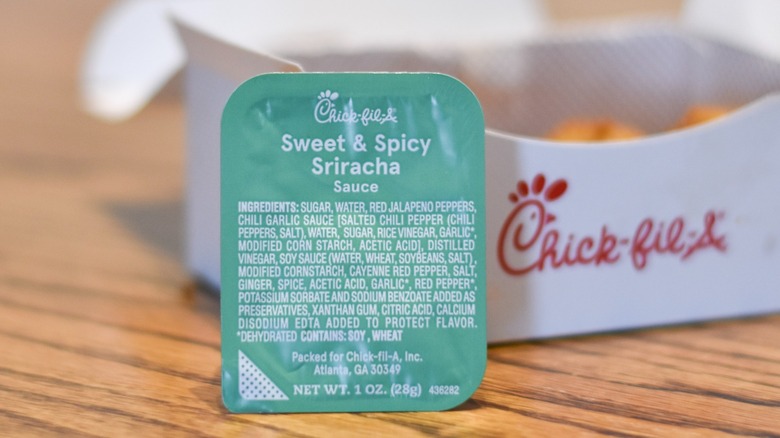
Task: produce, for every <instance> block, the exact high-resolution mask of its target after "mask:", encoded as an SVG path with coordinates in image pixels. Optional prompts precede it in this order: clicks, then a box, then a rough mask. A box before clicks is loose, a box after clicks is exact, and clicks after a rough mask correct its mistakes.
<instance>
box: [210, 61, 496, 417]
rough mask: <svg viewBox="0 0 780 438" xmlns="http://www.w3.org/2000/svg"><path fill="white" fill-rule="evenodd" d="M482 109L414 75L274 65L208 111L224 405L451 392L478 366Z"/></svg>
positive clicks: (388, 401)
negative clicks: (217, 219)
mask: <svg viewBox="0 0 780 438" xmlns="http://www.w3.org/2000/svg"><path fill="white" fill-rule="evenodd" d="M484 148H485V144H484V120H483V115H482V111H481V108H480V106H479V103H478V102H477V100H476V98H475V97H474V95H473V94H472V93H471V91H469V90H468V89H467V88H466V87H465V86H464V85H463V84H462V83H460V82H459V81H457V80H455V79H453V78H451V77H449V76H445V75H440V74H427V73H333V74H331V73H279V74H267V75H261V76H257V77H255V78H253V79H250V80H248V81H247V82H245V83H244V84H242V85H241V86H240V87H239V88H238V89H237V90H236V91H235V92H234V93H233V95H232V96H231V97H230V99H229V101H228V103H227V105H226V107H225V110H224V114H223V119H222V151H221V172H222V176H221V178H222V180H221V184H222V186H221V203H222V205H221V210H222V211H221V233H222V246H221V251H222V254H221V256H222V268H221V269H222V272H221V283H222V390H223V400H224V403H225V405H226V406H227V408H228V409H229V410H230V411H232V412H349V411H352V412H358V411H416V410H422V411H428V410H443V409H448V408H452V407H455V406H457V405H458V404H460V403H462V402H464V401H465V400H466V399H468V398H469V397H470V396H471V394H473V392H474V391H475V390H476V389H477V387H478V386H479V384H480V382H481V380H482V377H483V374H484V370H485V364H486V348H487V343H486V321H485V294H486V274H485V160H484Z"/></svg>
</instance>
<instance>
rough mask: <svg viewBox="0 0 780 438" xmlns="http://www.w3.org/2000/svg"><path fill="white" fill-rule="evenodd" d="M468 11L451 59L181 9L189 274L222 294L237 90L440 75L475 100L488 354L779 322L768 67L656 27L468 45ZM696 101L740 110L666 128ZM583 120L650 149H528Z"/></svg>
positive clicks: (778, 211)
mask: <svg viewBox="0 0 780 438" xmlns="http://www.w3.org/2000/svg"><path fill="white" fill-rule="evenodd" d="M291 4H297V5H299V6H300V4H298V3H295V2H293V3H291ZM531 5H533V4H531ZM407 6H408V7H412V6H411V5H407ZM487 9H490V8H487ZM294 10H295V7H292V6H290V7H289V9H288V10H285V11H283V12H284V14H294V13H295V11H294ZM478 10H479V8H477V9H475V10H474V11H473V12H474V14H477V12H478ZM530 10H531V11H536V9H534V8H533V7H532V8H531V9H530ZM271 12H274V11H271ZM298 12H300V11H298ZM269 13H270V12H269ZM275 13H280V14H281V13H282V12H279V11H275ZM474 14H472V15H471V16H470V17H471V18H473V20H466V21H465V22H463V23H462V27H461V28H459V29H449V31H448V28H447V27H446V26H442V27H441V28H440V29H439V30H438V32H439V33H437V35H436V36H437V37H441V35H449V37H442V38H439V39H437V38H428V37H420V40H422V41H429V42H430V41H439V42H442V41H444V42H446V44H443V43H442V44H438V45H436V44H415V41H417V40H416V38H413V37H410V38H408V39H406V40H397V41H396V42H395V43H394V44H386V41H388V37H387V36H385V37H382V38H375V39H373V40H370V39H362V40H361V39H357V41H363V42H364V43H365V44H359V45H355V44H354V41H356V40H355V39H352V38H346V39H342V38H336V39H335V40H334V41H331V43H332V47H335V48H333V49H332V50H326V51H323V49H322V47H318V48H317V50H313V49H312V48H311V47H307V46H306V45H303V46H301V45H300V41H298V42H296V41H293V40H291V39H289V38H287V39H285V38H282V36H284V35H286V33H285V32H288V33H289V29H286V30H285V29H284V26H282V27H279V28H274V27H273V26H271V27H269V28H263V27H262V26H256V27H255V28H251V27H250V28H247V29H255V30H254V31H253V32H254V34H253V33H252V32H249V33H243V34H242V33H241V32H240V31H239V30H236V29H235V28H233V29H230V30H226V31H225V35H221V34H220V32H219V26H218V25H215V24H213V23H212V24H209V23H210V22H209V20H208V18H207V17H208V16H209V14H207V13H204V12H203V11H200V12H199V13H198V14H195V13H193V12H192V10H189V11H183V12H182V11H174V13H173V15H174V16H175V22H176V27H177V30H178V33H179V35H180V36H181V39H182V41H183V42H184V44H185V46H186V50H187V57H186V59H187V64H186V76H185V95H186V100H187V114H188V115H187V138H188V140H187V141H188V147H187V149H188V163H189V164H188V166H189V167H188V172H187V173H188V182H187V186H188V196H187V203H186V205H187V212H186V216H187V221H188V224H187V244H188V254H187V260H188V264H189V266H190V267H191V269H192V270H193V272H194V273H196V274H197V275H199V276H201V277H203V278H204V279H205V280H207V281H209V282H211V283H213V284H218V282H219V120H220V116H221V112H222V108H223V106H224V103H225V102H226V100H227V98H228V96H229V95H230V93H231V92H232V91H233V89H235V87H236V86H238V84H240V83H241V82H243V81H244V80H246V79H248V78H250V77H252V76H255V75H258V74H261V73H266V72H272V71H296V70H300V69H303V70H311V71H366V70H368V71H371V70H375V71H438V72H444V73H448V74H452V75H454V76H456V77H458V78H460V79H461V80H463V81H464V82H466V83H467V85H469V86H470V87H471V88H472V89H473V90H474V91H475V93H476V94H477V96H478V97H479V98H480V100H481V102H482V105H483V108H484V109H485V113H486V123H487V126H488V127H489V128H490V130H489V131H488V132H487V137H486V143H487V144H486V149H487V152H486V159H487V166H488V169H487V175H488V179H487V206H488V212H487V219H488V236H487V239H488V240H487V242H488V255H487V256H488V257H487V259H488V289H489V290H488V324H489V326H488V338H489V340H490V341H491V342H497V341H506V340H514V339H526V338H536V337H549V336H559V335H568V334H578V333H589V332H596V331H604V330H613V329H625V328H633V327H642V326H649V325H658V324H669V323H679V322H687V321H697V320H705V319H711V318H720V317H735V316H742V315H751V314H758V313H765V312H772V311H778V310H780V246H779V245H780V241H778V239H780V197H779V196H778V193H780V123H779V122H778V121H780V94H779V92H780V65H778V64H776V63H774V62H771V61H769V60H767V59H764V58H762V57H760V56H758V55H754V54H752V53H750V52H747V51H743V50H741V49H737V48H734V47H731V46H728V45H725V44H721V43H718V42H715V41H710V40H706V39H702V38H697V37H695V36H691V35H689V34H687V33H686V32H685V31H683V30H681V29H679V28H678V27H676V26H674V25H668V24H659V23H652V24H649V25H637V24H632V25H631V26H629V27H625V28H620V27H617V28H607V29H600V30H592V31H588V32H585V33H583V32H574V33H563V34H557V33H554V34H545V35H542V36H537V37H530V38H529V36H528V34H529V32H527V31H517V32H514V33H513V32H512V31H511V29H512V26H513V24H512V23H510V21H511V20H507V19H505V17H504V18H501V17H493V19H494V20H496V21H495V22H496V24H495V26H494V31H493V32H492V33H491V34H490V35H489V36H488V37H485V38H483V39H482V40H481V41H480V43H479V44H474V41H475V40H474V39H466V38H463V35H478V34H479V33H480V29H485V26H484V23H483V22H482V20H483V19H489V17H487V15H490V14H487V13H486V15H485V16H484V17H482V18H480V17H478V16H476V15H474ZM400 15H403V13H400ZM454 15H458V16H461V17H462V16H463V15H460V14H454ZM467 15H468V14H467ZM494 15H501V14H494ZM531 16H532V15H526V17H531ZM204 17H206V18H204ZM540 17H541V14H537V15H533V16H532V19H529V23H537V24H538V23H539V22H540ZM329 18H330V19H337V17H336V16H333V17H329ZM258 20H259V18H258ZM389 21H392V20H389ZM274 23H277V22H276V21H274ZM239 27H240V26H239ZM336 27H338V26H336ZM515 27H517V26H515ZM520 28H522V29H525V30H527V29H531V28H533V30H534V31H533V32H530V33H539V32H538V26H537V27H534V26H533V25H530V24H529V26H528V27H523V26H520ZM257 29H260V30H257ZM370 30H371V29H363V31H364V32H367V34H370V33H371V32H370ZM321 31H322V30H321V29H320V30H319V31H318V32H321ZM456 34H457V35H460V37H458V36H457V35H456ZM318 35H320V36H322V35H324V34H322V33H319V34H318ZM272 37H273V38H272ZM252 38H259V39H258V40H257V41H256V44H255V45H254V46H253V45H252V44H250V43H249V42H248V40H252ZM268 39H270V40H268ZM465 41H470V42H471V43H468V44H467V43H466V42H465ZM168 74H170V72H169V73H168ZM702 102H718V103H723V104H730V105H734V106H741V109H739V110H738V111H736V112H734V113H733V114H731V115H729V116H728V117H726V118H724V119H721V120H719V121H716V122H713V123H710V124H706V125H702V126H699V127H696V128H692V129H686V130H681V131H674V132H667V129H668V128H669V127H670V126H672V124H673V123H674V121H675V120H677V119H678V118H679V117H680V116H681V115H682V113H683V112H684V111H685V110H686V109H687V108H688V107H689V106H690V105H692V104H695V103H702ZM130 106H132V105H130ZM128 107H129V106H128ZM577 115H594V116H597V115H610V116H613V117H619V118H620V119H621V120H622V121H625V122H628V123H632V124H635V125H637V126H639V127H641V128H642V129H644V130H646V131H648V132H651V133H657V134H653V135H650V136H648V137H646V138H644V139H641V140H636V141H628V142H616V143H604V144H560V143H554V142H548V141H543V140H538V139H536V137H537V136H539V135H541V134H543V133H544V132H546V131H547V130H549V129H550V128H551V127H552V126H553V125H554V124H555V123H557V122H559V121H561V120H564V119H566V118H568V117H573V116H577ZM517 133H523V135H522V136H520V135H517ZM540 175H541V176H540ZM564 182H565V185H564ZM551 187H552V188H554V190H553V192H550V191H549V190H550V188H551ZM510 196H511V198H510ZM521 226H522V229H521V232H520V234H516V233H518V229H520V227H521ZM537 230H538V231H539V232H538V235H537V234H536V231H537ZM658 236H660V237H658ZM554 239H557V240H554ZM655 239H658V240H655ZM578 251H579V252H578Z"/></svg>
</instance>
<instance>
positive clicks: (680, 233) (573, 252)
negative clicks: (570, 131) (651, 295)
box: [498, 174, 726, 275]
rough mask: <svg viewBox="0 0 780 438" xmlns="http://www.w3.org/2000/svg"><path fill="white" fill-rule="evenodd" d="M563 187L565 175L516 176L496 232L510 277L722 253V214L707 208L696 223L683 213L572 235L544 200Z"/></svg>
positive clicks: (559, 194) (555, 196) (642, 265)
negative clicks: (627, 228)
mask: <svg viewBox="0 0 780 438" xmlns="http://www.w3.org/2000/svg"><path fill="white" fill-rule="evenodd" d="M568 188H569V183H568V182H567V181H566V180H565V179H558V180H555V181H553V182H551V183H550V184H547V178H546V177H545V176H544V175H543V174H538V175H536V176H535V177H534V178H533V179H532V180H531V181H530V183H529V182H526V181H524V180H521V181H519V182H518V183H517V188H516V192H513V193H511V194H510V195H509V201H510V202H512V204H515V207H514V208H513V209H512V211H511V212H510V213H509V215H508V216H507V218H506V220H505V221H504V224H503V226H502V227H501V232H500V233H499V236H498V261H499V263H500V265H501V268H502V269H503V270H504V271H505V272H506V273H507V274H510V275H523V274H527V273H529V272H531V271H543V270H545V269H559V268H563V267H567V266H577V265H583V266H601V265H613V264H616V263H618V262H619V261H620V260H622V259H623V258H624V257H629V258H630V260H631V263H632V265H633V266H634V268H635V269H637V270H642V269H644V268H645V267H646V266H647V264H648V262H649V260H650V258H651V257H652V256H654V255H668V256H675V257H677V258H679V259H680V260H685V259H688V258H689V257H691V256H692V255H693V254H695V253H698V252H700V251H704V250H715V251H720V252H725V251H726V236H725V235H722V234H719V233H718V232H717V230H716V226H717V225H718V223H719V221H721V220H722V219H723V217H724V212H722V211H715V210H710V211H707V212H706V213H705V214H704V217H703V221H702V222H701V223H700V224H699V225H700V226H699V227H693V226H691V225H690V224H689V223H688V222H687V221H686V219H685V218H684V217H682V216H677V217H675V218H672V219H671V220H657V219H654V218H652V217H648V218H645V219H643V220H642V221H640V222H639V224H638V225H637V227H636V229H635V230H634V232H633V233H632V234H631V235H617V234H616V233H614V232H612V231H611V230H610V229H609V227H608V226H607V225H603V226H602V227H601V229H600V230H598V231H596V232H595V233H592V234H590V235H584V236H576V235H574V234H571V233H565V232H563V231H561V230H560V229H558V228H557V227H556V226H555V225H556V223H555V222H556V219H557V218H556V216H555V215H554V214H553V213H552V212H550V211H548V208H547V207H548V206H549V204H551V203H553V202H555V201H556V200H558V199H560V198H561V197H563V195H564V194H565V193H566V191H567V189H568Z"/></svg>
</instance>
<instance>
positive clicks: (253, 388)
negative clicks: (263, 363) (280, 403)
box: [238, 350, 289, 400]
mask: <svg viewBox="0 0 780 438" xmlns="http://www.w3.org/2000/svg"><path fill="white" fill-rule="evenodd" d="M238 393H239V394H241V397H242V398H244V400H289V398H287V395H285V393H284V392H282V390H281V389H279V387H278V386H276V384H274V382H272V381H271V379H269V378H268V376H266V375H265V373H264V372H262V371H260V368H258V367H257V365H255V364H254V363H253V362H252V361H251V360H249V358H248V357H247V356H246V355H245V354H244V352H243V351H241V350H238Z"/></svg>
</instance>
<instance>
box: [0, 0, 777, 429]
mask: <svg viewBox="0 0 780 438" xmlns="http://www.w3.org/2000/svg"><path fill="white" fill-rule="evenodd" d="M107 5H108V3H107V2H106V1H97V0H89V1H87V0H79V1H68V2H51V1H43V0H34V1H32V0H4V1H2V2H0V34H1V35H2V37H0V97H1V98H2V100H0V436H11V437H16V436H70V435H74V436H144V437H146V436H165V437H168V436H258V435H279V436H341V435H370V436H374V435H394V436H398V437H401V436H403V437H406V436H428V435H443V436H502V435H503V436H553V437H558V436H590V435H594V436H595V435H605V436H731V435H745V436H780V316H779V315H769V316H764V317H756V318H752V319H741V320H732V321H721V322H711V323H706V324H695V325H689V326H682V327H672V328H659V329H652V330H643V331H632V332H624V333H617V334H608V335H598V336H586V337H577V338H569V339H556V340H548V341H540V342H523V343H516V344H508V345H502V346H496V347H492V348H490V349H489V353H488V354H489V363H488V368H487V373H486V376H485V380H484V383H483V384H482V386H481V387H480V389H479V390H478V391H477V393H476V394H475V395H474V396H473V397H472V398H471V399H470V400H469V401H468V402H467V403H465V404H464V405H462V406H460V407H459V408H457V409H455V410H453V411H449V412H433V413H365V414H305V415H231V414H228V413H227V412H226V411H225V409H224V408H223V406H222V403H221V400H220V388H219V385H220V382H219V372H220V371H219V368H220V353H219V344H220V339H219V314H218V313H219V312H218V300H217V299H215V298H214V296H212V295H210V294H209V293H207V292H205V291H202V290H198V288H197V287H195V286H194V285H193V283H192V281H191V279H190V277H189V275H188V274H187V272H186V271H185V269H184V268H183V266H182V262H181V257H180V253H181V249H182V248H181V247H182V238H181V231H180V229H181V224H182V217H181V216H182V205H181V204H182V192H183V185H184V179H183V158H184V150H183V144H184V139H183V117H182V108H181V105H180V103H179V102H178V100H176V99H174V98H166V97H163V98H160V99H158V100H156V101H155V102H154V103H153V104H152V105H151V106H150V107H148V108H147V109H145V110H144V112H143V113H141V114H140V115H139V116H138V117H135V118H133V119H131V120H130V121H128V122H126V123H122V124H107V123H104V122H100V121H98V120H95V119H93V118H90V117H89V116H88V115H86V114H84V113H83V112H81V111H80V110H79V109H78V93H77V71H78V64H79V62H80V56H81V54H82V50H83V47H84V45H85V43H86V40H87V38H88V35H89V31H90V29H91V26H92V25H93V24H94V23H95V20H96V19H97V17H98V16H99V14H100V13H101V12H102V11H104V10H105V7H106V6H107ZM746 292H749V291H746Z"/></svg>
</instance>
